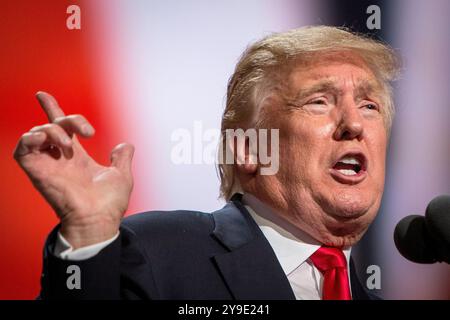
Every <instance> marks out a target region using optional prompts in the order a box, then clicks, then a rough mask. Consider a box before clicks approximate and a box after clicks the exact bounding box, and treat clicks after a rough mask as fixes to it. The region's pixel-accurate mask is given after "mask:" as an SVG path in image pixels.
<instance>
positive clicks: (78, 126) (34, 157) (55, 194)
mask: <svg viewBox="0 0 450 320" xmlns="http://www.w3.org/2000/svg"><path fill="white" fill-rule="evenodd" d="M36 97H37V99H38V101H39V103H40V105H41V107H42V109H43V110H44V112H45V113H46V114H47V117H48V120H49V123H46V124H43V125H40V126H36V127H34V128H32V129H31V130H30V131H29V132H27V133H25V134H23V135H22V137H21V138H20V139H19V141H18V143H17V146H16V148H15V150H14V158H15V159H16V161H17V162H18V163H19V165H20V166H21V167H22V168H23V170H24V171H25V172H26V174H27V175H28V177H29V178H30V180H31V181H32V183H33V185H34V186H35V187H36V189H38V190H39V192H40V193H41V194H42V195H43V196H44V198H45V199H46V200H47V202H48V203H49V204H50V205H51V206H52V207H53V209H54V210H55V212H56V214H57V215H58V217H59V219H60V220H61V229H60V231H61V233H62V235H63V236H64V238H66V239H67V240H68V241H69V243H70V244H71V245H72V246H73V247H74V248H79V247H83V246H87V245H90V244H94V243H98V242H101V241H104V240H107V239H110V238H112V237H113V236H114V235H115V234H116V233H117V231H118V229H119V225H120V221H121V219H122V217H123V214H124V213H125V211H126V209H127V207H128V201H129V198H130V194H131V190H132V187H133V177H132V173H131V161H132V157H133V152H134V147H133V146H132V145H130V144H119V145H118V146H116V147H115V148H114V149H113V150H112V152H111V157H110V158H111V165H110V166H102V165H100V164H98V163H97V162H96V161H95V160H94V159H92V158H91V157H90V156H89V154H88V153H87V152H86V150H85V149H84V148H83V146H82V145H81V144H80V142H79V141H78V139H77V135H79V136H81V137H84V138H89V137H92V136H93V135H94V128H93V127H92V125H91V124H90V123H89V122H88V121H87V120H86V119H85V118H84V117H83V116H82V115H69V116H66V115H65V114H64V112H63V111H62V110H61V108H60V107H59V106H58V103H57V101H56V100H55V99H54V98H53V97H52V96H51V95H50V94H48V93H45V92H38V93H37V94H36Z"/></svg>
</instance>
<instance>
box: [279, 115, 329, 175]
mask: <svg viewBox="0 0 450 320" xmlns="http://www.w3.org/2000/svg"><path fill="white" fill-rule="evenodd" d="M332 132H333V125H332V124H323V123H316V122H315V121H312V120H311V119H297V120H296V121H289V122H287V123H285V125H284V126H283V128H282V129H280V158H281V159H282V161H280V163H282V164H285V166H286V168H285V169H286V170H289V171H290V172H289V173H290V174H291V175H293V174H296V173H297V174H301V175H303V176H305V175H308V173H311V172H315V171H316V170H315V168H317V167H320V166H321V164H322V163H323V162H324V161H325V156H326V154H327V150H328V149H329V148H328V147H329V146H328V141H330V135H332Z"/></svg>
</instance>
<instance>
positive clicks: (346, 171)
mask: <svg viewBox="0 0 450 320" xmlns="http://www.w3.org/2000/svg"><path fill="white" fill-rule="evenodd" d="M338 171H339V172H340V173H342V174H343V175H346V176H354V175H355V174H356V171H354V170H351V169H339V170H338Z"/></svg>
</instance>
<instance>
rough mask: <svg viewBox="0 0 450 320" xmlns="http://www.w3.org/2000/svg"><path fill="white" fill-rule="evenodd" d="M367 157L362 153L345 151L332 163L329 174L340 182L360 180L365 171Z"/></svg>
mask: <svg viewBox="0 0 450 320" xmlns="http://www.w3.org/2000/svg"><path fill="white" fill-rule="evenodd" d="M366 170H367V159H366V157H365V156H364V154H362V153H359V152H358V153H346V154H344V155H342V156H341V157H340V158H339V159H338V160H337V161H336V162H335V163H334V165H333V167H332V168H331V170H330V172H331V175H332V176H333V177H334V178H335V179H336V180H338V182H341V183H348V184H355V183H358V182H360V181H362V180H363V179H364V178H365V177H366V175H367V173H366Z"/></svg>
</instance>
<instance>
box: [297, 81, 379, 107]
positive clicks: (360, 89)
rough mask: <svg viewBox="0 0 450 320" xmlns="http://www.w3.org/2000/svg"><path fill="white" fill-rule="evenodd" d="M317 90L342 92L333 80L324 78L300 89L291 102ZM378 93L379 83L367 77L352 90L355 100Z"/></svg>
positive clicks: (299, 100)
mask: <svg viewBox="0 0 450 320" xmlns="http://www.w3.org/2000/svg"><path fill="white" fill-rule="evenodd" d="M318 92H329V93H333V94H335V95H342V94H343V91H342V89H339V88H338V87H336V84H335V81H333V80H331V79H325V80H321V81H319V82H318V83H315V84H313V85H312V86H309V87H306V88H303V89H301V90H300V91H299V92H298V93H297V95H296V96H295V98H294V100H292V102H297V103H298V102H301V101H303V100H304V99H306V98H307V97H309V96H311V95H313V94H314V93H318ZM380 93H381V88H380V85H379V84H378V83H377V82H376V81H371V80H368V79H364V80H361V81H360V82H359V83H358V85H357V86H356V87H355V88H354V90H353V94H354V97H355V100H358V99H362V98H363V97H366V96H367V95H369V94H370V95H376V97H377V98H380Z"/></svg>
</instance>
